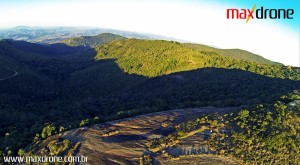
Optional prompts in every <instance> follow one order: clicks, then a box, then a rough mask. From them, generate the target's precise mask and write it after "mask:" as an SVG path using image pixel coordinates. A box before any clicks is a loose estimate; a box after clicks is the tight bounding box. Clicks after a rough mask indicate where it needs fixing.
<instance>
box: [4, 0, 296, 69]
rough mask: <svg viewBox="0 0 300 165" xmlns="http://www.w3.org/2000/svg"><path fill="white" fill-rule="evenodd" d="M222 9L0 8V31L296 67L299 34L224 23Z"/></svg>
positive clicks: (110, 4)
mask: <svg viewBox="0 0 300 165" xmlns="http://www.w3.org/2000/svg"><path fill="white" fill-rule="evenodd" d="M225 14H226V6H223V5H217V4H207V3H204V2H203V3H190V4H186V3H185V4H184V3H181V2H173V3H170V2H168V1H162V2H158V1H152V2H150V1H147V2H145V1H126V2H124V1H116V0H115V1H92V0H91V1H85V2H84V1H81V2H79V1H75V2H74V1H73V2H72V3H71V2H68V1H65V2H60V3H48V4H47V5H45V4H42V3H41V4H28V5H25V6H17V7H13V8H9V7H7V8H6V7H5V6H1V7H0V25H2V26H16V25H29V26H58V25H59V26H94V27H107V28H115V29H122V30H130V31H136V32H146V33H154V34H160V35H165V36H170V37H176V38H180V39H185V40H189V41H193V42H198V43H203V44H208V45H214V46H217V47H221V48H241V49H245V50H249V51H251V52H253V53H257V54H260V55H262V56H264V57H266V58H268V59H271V60H274V61H278V62H281V63H284V64H288V65H293V66H299V31H298V32H296V33H295V32H294V33H291V32H290V31H288V30H287V29H286V28H285V27H283V26H279V25H277V24H270V23H268V22H266V21H263V20H250V21H249V23H248V24H246V23H245V21H242V20H227V19H226V15H225Z"/></svg>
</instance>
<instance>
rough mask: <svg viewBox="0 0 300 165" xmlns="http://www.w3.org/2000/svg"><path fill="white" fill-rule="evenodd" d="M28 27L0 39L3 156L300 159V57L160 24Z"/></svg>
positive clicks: (98, 160) (95, 160) (110, 160)
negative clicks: (130, 28) (294, 59)
mask: <svg viewBox="0 0 300 165" xmlns="http://www.w3.org/2000/svg"><path fill="white" fill-rule="evenodd" d="M21 28H22V27H21ZM37 31H43V34H45V35H44V36H32V35H34V34H40V33H36V32H37ZM46 31H47V30H46ZM48 31H49V29H48ZM20 32H22V35H21V34H20ZM23 32H24V30H19V29H15V30H10V31H6V32H1V31H0V36H10V38H14V39H15V40H12V39H2V40H1V41H0V127H1V130H0V156H1V157H0V159H1V160H0V162H3V159H2V157H3V156H17V155H19V156H37V155H39V156H42V155H48V156H50V155H52V156H66V155H69V156H70V155H72V156H75V155H84V156H87V157H88V164H266V163H271V164H297V163H298V162H299V159H300V157H299V154H300V153H299V151H300V136H299V135H300V127H299V123H300V117H299V113H300V111H299V109H300V103H299V100H300V96H299V90H300V81H299V80H300V68H298V67H291V66H285V65H283V64H280V63H277V62H273V61H270V60H268V59H265V58H263V57H262V56H259V55H257V54H253V53H251V52H248V51H245V50H240V49H218V48H214V47H210V46H206V45H201V44H194V43H181V42H178V41H170V40H167V39H165V38H163V37H161V36H160V38H159V40H158V39H153V38H152V37H155V36H151V37H149V36H148V37H147V36H144V35H140V34H136V33H129V32H121V31H111V32H112V33H101V34H96V33H97V32H99V31H95V30H89V31H82V30H80V31H78V29H77V31H76V29H75V30H74V29H72V30H71V31H70V32H68V33H65V36H63V35H62V37H61V38H59V35H55V36H53V38H51V39H49V34H50V32H49V34H48V33H46V32H45V30H43V29H28V30H27V31H25V32H26V34H23ZM101 32H102V31H101ZM113 32H114V34H113ZM14 34H15V35H14ZM72 34H77V35H72ZM82 34H86V36H81V35H82ZM122 34H123V35H122ZM29 41H30V42H29Z"/></svg>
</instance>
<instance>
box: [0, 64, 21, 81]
mask: <svg viewBox="0 0 300 165" xmlns="http://www.w3.org/2000/svg"><path fill="white" fill-rule="evenodd" d="M4 68H6V69H8V70H11V71H13V72H14V74H12V75H10V76H8V77H4V78H0V81H4V80H8V79H10V78H13V77H15V76H17V75H18V72H17V71H15V70H13V69H11V68H9V67H4Z"/></svg>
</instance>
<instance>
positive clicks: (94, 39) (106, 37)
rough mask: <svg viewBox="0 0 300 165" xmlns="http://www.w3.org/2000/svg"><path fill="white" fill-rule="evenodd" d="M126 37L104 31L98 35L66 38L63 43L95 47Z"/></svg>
mask: <svg viewBox="0 0 300 165" xmlns="http://www.w3.org/2000/svg"><path fill="white" fill-rule="evenodd" d="M123 39H126V38H125V37H122V36H120V35H116V34H111V33H102V34H98V35H96V36H81V37H74V38H70V39H66V40H64V41H63V43H65V44H67V45H69V46H86V47H95V46H97V45H101V44H104V43H107V42H110V41H115V40H123Z"/></svg>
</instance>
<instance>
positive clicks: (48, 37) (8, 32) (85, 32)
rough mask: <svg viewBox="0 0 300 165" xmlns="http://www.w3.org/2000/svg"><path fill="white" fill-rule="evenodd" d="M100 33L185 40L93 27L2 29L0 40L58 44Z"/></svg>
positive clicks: (22, 27) (20, 27) (128, 36)
mask: <svg viewBox="0 0 300 165" xmlns="http://www.w3.org/2000/svg"><path fill="white" fill-rule="evenodd" d="M100 33H113V34H117V35H121V36H123V37H126V38H139V39H162V40H176V41H182V42H185V41H184V40H180V39H176V38H172V37H166V36H161V35H155V34H148V33H136V32H130V31H124V30H115V29H107V28H92V27H28V26H18V27H14V28H10V29H2V30H1V29H0V39H13V40H24V41H28V42H35V43H48V44H49V43H50V44H51V43H58V42H62V41H63V40H65V39H68V38H72V37H80V36H93V35H97V34H100Z"/></svg>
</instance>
